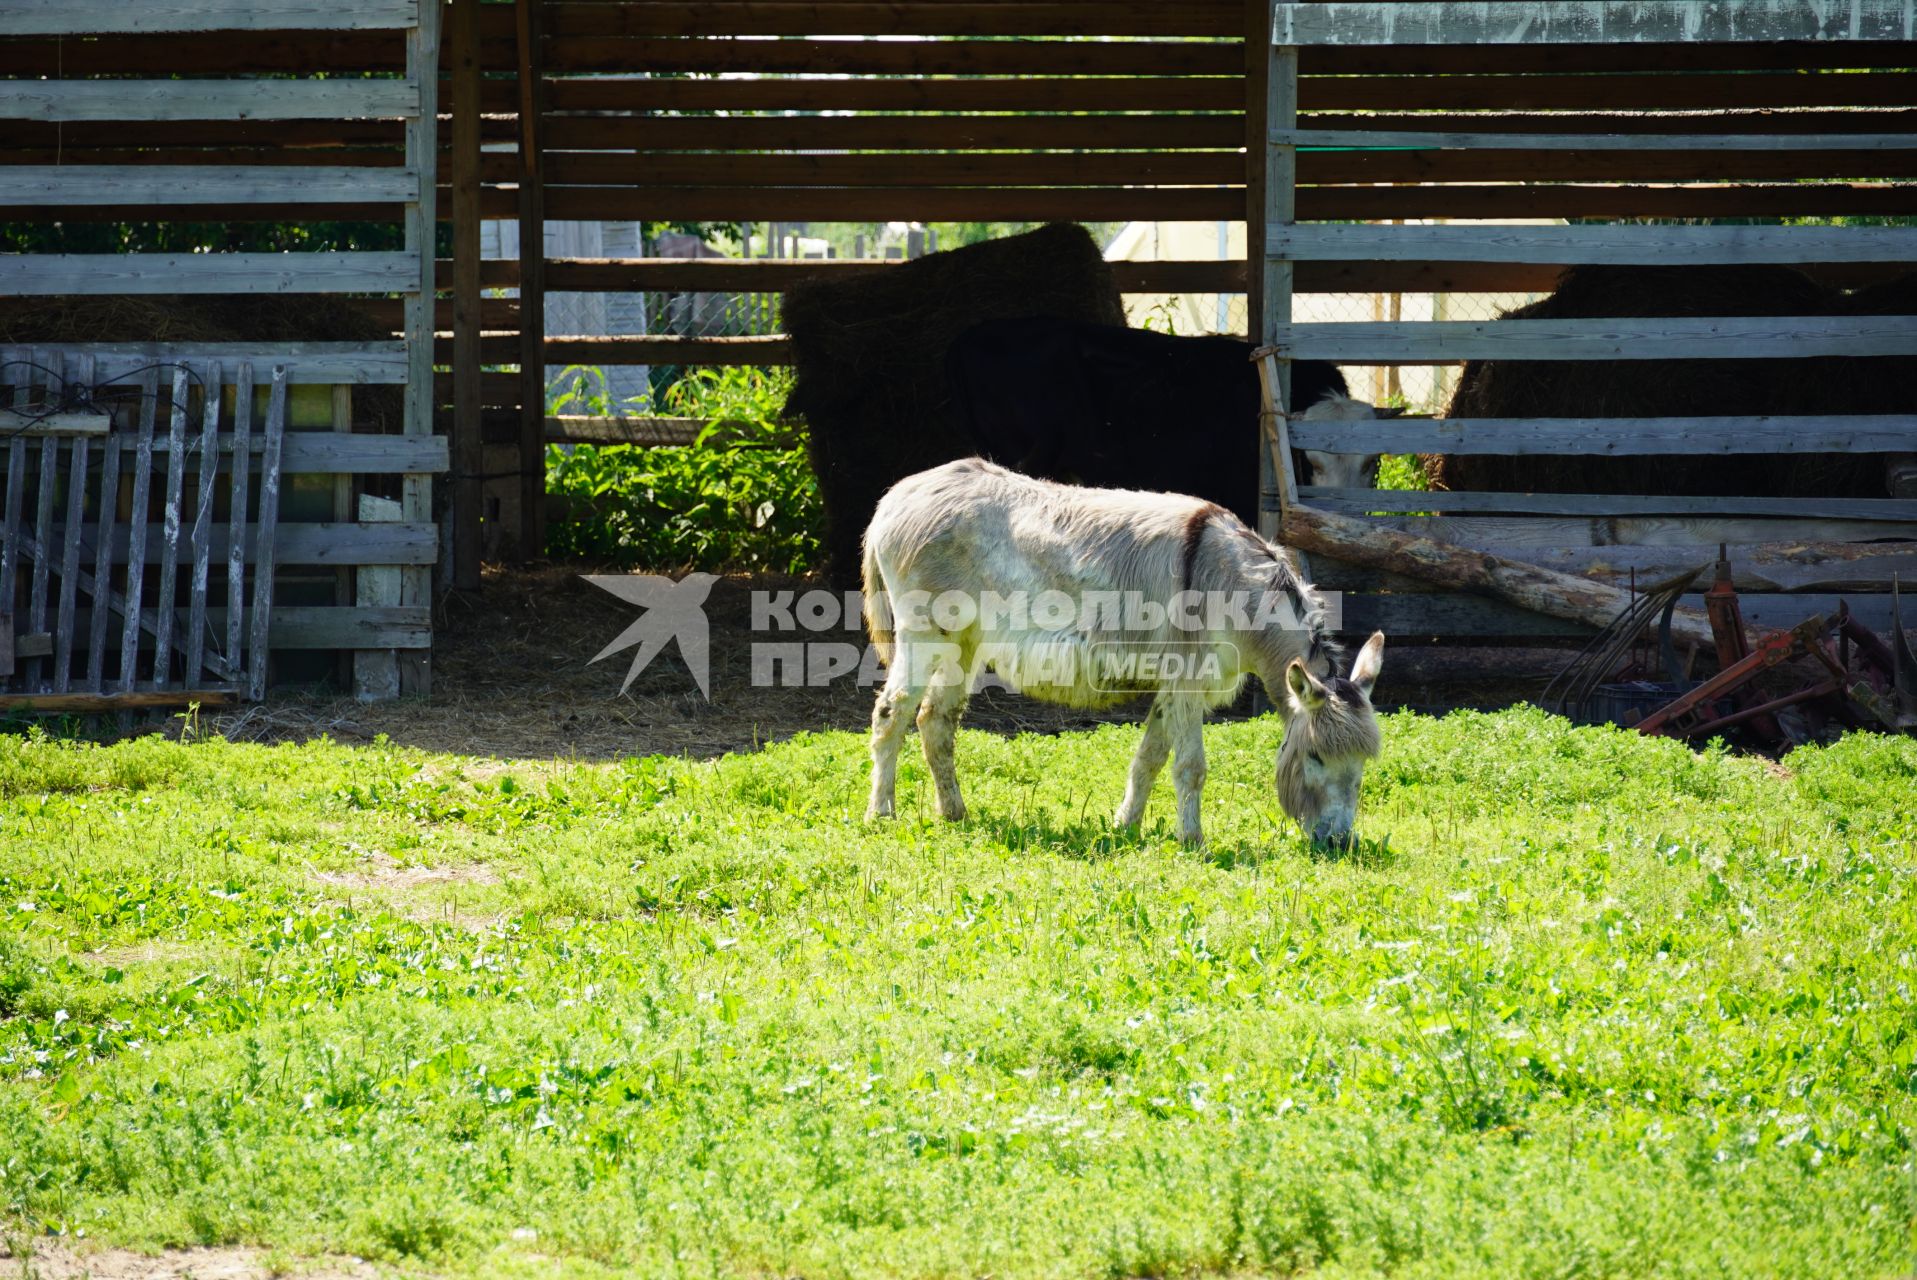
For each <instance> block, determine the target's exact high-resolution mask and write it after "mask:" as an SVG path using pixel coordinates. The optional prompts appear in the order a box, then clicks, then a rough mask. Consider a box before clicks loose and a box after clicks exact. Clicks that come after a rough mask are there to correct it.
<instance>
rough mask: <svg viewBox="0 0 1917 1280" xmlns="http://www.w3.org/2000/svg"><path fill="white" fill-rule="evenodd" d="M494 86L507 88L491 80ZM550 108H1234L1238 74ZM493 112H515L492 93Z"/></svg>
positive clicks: (647, 85) (917, 83)
mask: <svg viewBox="0 0 1917 1280" xmlns="http://www.w3.org/2000/svg"><path fill="white" fill-rule="evenodd" d="M487 92H488V93H501V92H502V91H500V90H494V89H492V88H491V87H490V86H488V89H487ZM550 95H551V101H550V108H549V109H550V110H552V111H689V112H690V111H1229V112H1234V113H1235V112H1240V111H1242V110H1243V109H1244V81H1243V79H1242V77H1235V76H1206V77H1181V76H1145V77H1142V78H1140V77H1132V76H1112V77H1098V76H1092V77H1070V76H1061V77H1058V78H1041V77H1024V76H1021V77H1016V78H989V77H987V78H977V79H965V80H940V79H898V80H781V79H776V78H772V77H761V78H756V79H731V80H664V79H661V80H594V79H555V80H553V81H551V82H550ZM487 109H488V110H489V111H494V110H510V109H511V108H510V107H509V106H506V105H504V99H503V97H501V98H493V99H491V100H489V101H488V102H487Z"/></svg>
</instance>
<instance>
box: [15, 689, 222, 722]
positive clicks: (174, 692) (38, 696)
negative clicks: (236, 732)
mask: <svg viewBox="0 0 1917 1280" xmlns="http://www.w3.org/2000/svg"><path fill="white" fill-rule="evenodd" d="M232 701H233V694H232V693H231V692H230V691H228V690H224V689H161V690H154V691H148V690H136V691H135V692H133V693H0V712H8V713H14V712H18V713H23V714H26V715H44V716H54V715H98V714H101V713H103V712H107V711H126V710H131V709H142V708H155V707H189V706H202V707H223V706H226V705H227V704H228V703H230V702H232Z"/></svg>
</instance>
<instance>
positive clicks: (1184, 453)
mask: <svg viewBox="0 0 1917 1280" xmlns="http://www.w3.org/2000/svg"><path fill="white" fill-rule="evenodd" d="M1251 352H1252V345H1251V344H1250V343H1249V342H1246V341H1245V340H1244V339H1242V338H1229V337H1190V338H1187V337H1174V336H1172V335H1169V334H1163V333H1155V332H1153V331H1151V330H1149V329H1126V328H1119V327H1115V326H1112V325H1101V324H1085V323H1081V322H1077V321H1072V320H1057V319H1052V318H1050V317H1043V316H1032V317H1025V318H1021V319H1017V320H991V321H987V322H985V323H983V324H978V325H974V326H973V327H972V328H970V329H968V330H966V331H965V332H964V333H962V334H960V335H959V336H958V339H957V340H956V341H955V342H953V344H952V347H951V351H950V353H949V354H948V355H947V357H946V377H947V380H948V381H949V382H950V384H951V387H952V412H953V415H954V417H955V420H956V422H957V424H958V426H959V429H960V430H961V431H962V432H964V433H965V434H967V435H968V436H969V437H970V438H971V440H972V441H973V443H974V445H975V447H976V449H977V451H978V452H979V453H980V454H982V455H984V456H985V457H988V458H991V459H993V460H994V461H996V462H999V463H1001V464H1003V465H1005V466H1009V467H1012V468H1013V469H1015V470H1017V471H1021V472H1024V473H1025V474H1027V475H1032V476H1038V477H1040V478H1043V479H1048V480H1064V481H1069V482H1071V483H1074V484H1082V485H1087V486H1091V487H1095V488H1120V489H1149V490H1158V491H1161V492H1165V493H1184V494H1191V495H1193V496H1195V497H1200V498H1206V499H1209V500H1210V501H1212V502H1216V503H1218V504H1219V505H1220V506H1222V507H1225V508H1226V509H1228V510H1229V511H1231V512H1232V513H1233V514H1234V515H1236V516H1237V517H1238V518H1239V519H1240V520H1243V521H1244V522H1245V523H1246V524H1248V525H1251V526H1253V527H1254V528H1255V527H1256V526H1257V522H1258V449H1259V427H1258V411H1259V408H1260V405H1261V395H1260V391H1259V386H1258V370H1257V368H1256V367H1255V366H1254V365H1253V364H1252V362H1251ZM1348 391H1349V388H1347V386H1346V385H1345V379H1344V375H1343V374H1341V373H1340V372H1339V371H1338V369H1337V366H1335V365H1331V364H1327V363H1325V362H1323V361H1317V360H1300V361H1297V362H1295V363H1294V364H1293V365H1292V385H1291V404H1290V408H1291V411H1292V412H1293V413H1300V412H1304V411H1306V410H1308V409H1310V408H1312V407H1313V406H1316V405H1318V404H1320V402H1322V401H1326V400H1327V399H1331V398H1334V397H1335V398H1336V400H1337V402H1338V403H1337V405H1336V407H1337V408H1338V409H1339V410H1340V411H1341V412H1339V413H1336V414H1332V415H1331V416H1333V417H1342V418H1346V419H1349V418H1350V417H1353V416H1357V415H1358V412H1359V411H1362V413H1363V416H1366V417H1369V416H1372V413H1371V408H1370V406H1369V405H1363V404H1361V403H1360V402H1357V401H1352V400H1350V399H1349V396H1348ZM1344 456H1345V455H1331V456H1330V457H1327V458H1325V459H1323V460H1315V461H1319V467H1320V469H1323V467H1324V466H1326V465H1329V464H1330V463H1331V460H1332V458H1339V459H1342V458H1344ZM1299 461H1300V463H1301V469H1300V476H1301V478H1302V477H1303V476H1305V475H1307V474H1308V473H1309V470H1310V466H1309V463H1306V462H1305V460H1304V459H1303V457H1302V455H1300V457H1299ZM1372 461H1373V463H1374V464H1375V459H1373V460H1372ZM1360 469H1362V460H1360ZM1330 482H1332V483H1345V482H1348V478H1347V477H1344V476H1340V477H1337V478H1336V479H1333V480H1331V481H1330Z"/></svg>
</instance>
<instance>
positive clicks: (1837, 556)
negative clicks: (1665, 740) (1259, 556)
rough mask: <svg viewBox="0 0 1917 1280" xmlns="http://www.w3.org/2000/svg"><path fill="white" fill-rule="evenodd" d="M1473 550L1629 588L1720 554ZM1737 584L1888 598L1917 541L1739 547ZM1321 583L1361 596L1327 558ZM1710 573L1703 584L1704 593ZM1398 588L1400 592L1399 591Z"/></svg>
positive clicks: (1703, 550) (1911, 569)
mask: <svg viewBox="0 0 1917 1280" xmlns="http://www.w3.org/2000/svg"><path fill="white" fill-rule="evenodd" d="M1473 549H1474V550H1481V551H1485V552H1487V553H1489V554H1492V555H1502V556H1506V557H1508V558H1510V559H1515V560H1523V561H1527V562H1529V563H1531V564H1535V565H1538V566H1540V567H1542V568H1546V569H1552V570H1555V571H1557V572H1559V573H1575V574H1580V575H1583V576H1586V577H1590V578H1593V579H1596V580H1597V581H1600V582H1608V583H1610V584H1611V585H1613V586H1619V587H1623V586H1628V585H1629V584H1630V582H1631V575H1632V574H1633V573H1635V574H1636V575H1637V582H1638V583H1639V584H1640V585H1648V584H1650V583H1654V582H1661V581H1663V580H1664V579H1666V578H1669V577H1672V576H1674V575H1676V574H1678V573H1681V572H1684V571H1685V570H1687V569H1693V568H1696V567H1697V566H1699V565H1707V564H1710V563H1711V562H1712V561H1713V560H1714V559H1715V558H1716V555H1717V548H1716V546H1715V545H1713V546H1710V547H1702V546H1688V547H1625V546H1605V547H1536V546H1504V545H1502V544H1493V545H1489V546H1482V547H1478V546H1474V547H1473ZM1728 550H1729V552H1730V561H1731V576H1732V582H1733V585H1734V586H1735V587H1736V588H1737V590H1738V591H1739V592H1748V593H1757V592H1792V591H1827V592H1849V591H1888V590H1890V584H1891V581H1892V579H1893V577H1895V578H1898V579H1901V580H1902V581H1906V582H1907V581H1911V580H1913V578H1917V542H1878V543H1870V542H1804V541H1801V540H1800V541H1789V542H1768V543H1765V542H1760V543H1736V544H1732V545H1731V546H1729V548H1728ZM1314 564H1315V565H1316V566H1317V567H1318V569H1319V576H1318V577H1317V578H1315V579H1314V580H1313V581H1314V585H1317V586H1320V587H1327V588H1330V589H1332V590H1338V591H1350V590H1364V589H1367V587H1366V586H1363V585H1360V584H1361V579H1360V578H1359V576H1358V574H1357V573H1356V572H1355V571H1353V570H1351V569H1350V568H1349V567H1347V566H1342V565H1339V564H1338V562H1336V561H1332V560H1328V559H1326V558H1324V557H1316V558H1314ZM1708 581H1709V574H1708V573H1707V574H1706V576H1705V577H1704V578H1701V579H1699V586H1702V585H1704V584H1705V583H1706V582H1708ZM1394 589H1403V588H1402V587H1394Z"/></svg>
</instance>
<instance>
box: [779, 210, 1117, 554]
mask: <svg viewBox="0 0 1917 1280" xmlns="http://www.w3.org/2000/svg"><path fill="white" fill-rule="evenodd" d="M1032 315H1042V316H1054V317H1057V318H1060V319H1066V320H1084V321H1089V322H1092V323H1095V324H1111V325H1122V324H1124V323H1125V312H1124V307H1123V305H1122V304H1121V302H1120V299H1119V293H1118V286H1117V284H1116V283H1115V282H1114V281H1113V279H1112V273H1111V268H1110V267H1109V266H1108V265H1107V264H1106V262H1105V260H1104V258H1103V257H1102V256H1101V255H1100V254H1099V251H1098V245H1097V244H1096V243H1095V242H1094V241H1093V240H1092V237H1091V235H1090V234H1089V233H1087V232H1086V231H1085V229H1084V228H1082V227H1078V226H1074V225H1072V224H1069V223H1053V224H1050V225H1048V226H1044V227H1040V228H1039V229H1037V230H1035V231H1029V232H1026V233H1025V234H1023V235H1017V236H1009V237H1007V238H1005V239H1002V240H989V241H986V242H984V243H981V244H974V245H967V246H966V247H964V248H961V249H953V250H950V251H948V252H945V253H935V254H931V255H929V256H927V257H924V258H919V259H916V260H914V261H912V262H908V263H905V264H903V265H901V266H898V267H892V268H888V269H887V270H884V271H875V272H872V273H870V274H868V275H860V276H855V277H852V278H850V279H846V280H835V281H820V282H818V283H815V284H809V285H804V286H801V287H799V288H795V289H794V290H792V291H791V292H790V293H788V294H787V295H786V300H785V328H786V331H787V332H788V333H789V334H791V335H792V353H793V363H794V365H795V366H796V370H795V371H796V374H797V377H796V379H795V382H794V385H793V389H792V394H791V397H790V398H789V399H788V400H787V401H786V406H785V411H786V413H787V415H789V416H796V417H803V418H804V419H805V420H806V422H807V424H808V426H809V427H810V439H811V446H810V448H811V455H812V465H813V469H814V470H815V471H816V472H817V474H818V478H819V493H820V496H821V498H823V500H824V504H825V513H826V531H825V547H826V556H827V572H828V573H829V574H830V576H831V577H832V578H833V579H834V580H835V581H838V582H844V583H850V582H854V581H856V580H857V578H858V563H859V538H860V536H861V535H862V534H863V533H864V531H865V525H866V522H867V521H868V520H869V519H871V516H872V509H873V508H874V507H875V506H877V505H878V500H879V498H880V497H881V496H882V495H883V494H884V493H885V491H886V490H887V489H889V488H890V487H891V486H892V485H893V484H894V483H896V482H897V481H898V480H900V479H902V478H903V477H905V476H908V475H911V474H912V473H913V472H915V471H923V470H924V469H925V468H927V467H935V466H937V465H939V464H940V463H942V462H949V461H951V460H952V459H954V458H960V457H964V456H966V455H968V454H970V453H971V452H973V449H972V446H971V444H970V442H969V440H968V439H967V438H966V437H965V436H964V435H963V434H961V433H960V431H959V430H958V429H957V428H956V426H955V425H954V424H953V423H952V422H951V421H950V415H949V413H948V409H949V406H950V403H951V399H952V392H951V387H950V384H949V383H948V382H947V380H946V376H945V353H946V350H947V348H948V347H950V346H951V343H952V340H953V339H954V338H956V337H957V336H958V335H959V334H960V333H962V332H964V331H965V330H966V329H968V328H970V327H971V326H972V325H974V324H977V323H979V322H980V321H982V320H999V319H1012V318H1014V317H1018V316H1032Z"/></svg>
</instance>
